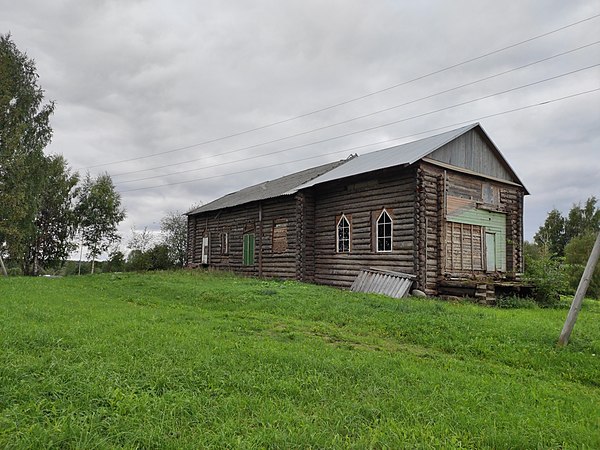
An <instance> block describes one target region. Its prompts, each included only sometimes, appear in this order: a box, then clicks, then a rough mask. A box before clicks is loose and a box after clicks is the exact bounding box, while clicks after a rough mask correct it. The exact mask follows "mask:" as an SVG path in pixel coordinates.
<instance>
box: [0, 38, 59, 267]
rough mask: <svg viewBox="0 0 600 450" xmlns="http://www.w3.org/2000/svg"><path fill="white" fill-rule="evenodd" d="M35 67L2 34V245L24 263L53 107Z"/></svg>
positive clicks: (0, 78) (0, 44) (34, 216)
mask: <svg viewBox="0 0 600 450" xmlns="http://www.w3.org/2000/svg"><path fill="white" fill-rule="evenodd" d="M37 80H38V74H37V71H36V67H35V63H34V61H33V60H32V59H30V58H29V57H28V56H27V55H26V54H25V53H22V52H20V51H19V50H18V49H17V47H16V45H15V44H14V42H13V41H12V40H11V36H10V35H9V34H7V35H0V243H3V242H5V243H6V251H7V253H8V255H9V257H10V258H12V259H15V260H19V261H23V260H24V259H25V255H26V253H27V249H28V246H29V244H30V243H31V241H32V239H33V236H34V235H35V218H36V215H37V214H38V211H39V208H40V205H41V196H40V194H41V192H42V186H43V179H44V177H43V170H44V155H43V149H44V148H45V147H46V146H47V145H48V143H50V140H51V138H52V128H51V127H50V122H49V118H50V115H51V114H52V113H53V111H54V103H52V102H50V103H45V104H44V103H43V101H44V91H43V90H42V88H41V87H40V86H39V85H38V81H37Z"/></svg>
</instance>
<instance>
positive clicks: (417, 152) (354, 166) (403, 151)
mask: <svg viewBox="0 0 600 450" xmlns="http://www.w3.org/2000/svg"><path fill="white" fill-rule="evenodd" d="M473 129H477V130H478V131H480V132H481V133H482V134H483V135H484V136H485V138H486V139H487V141H489V144H490V149H491V151H492V152H493V153H494V155H495V157H496V158H497V159H498V160H499V162H500V163H501V164H502V165H503V166H504V168H505V169H506V171H507V173H508V174H509V175H510V176H511V177H512V178H513V179H514V181H515V182H516V183H518V184H520V185H521V186H523V187H525V186H524V185H523V183H522V182H521V180H519V177H518V176H517V174H516V173H515V172H514V170H513V169H512V168H511V167H510V165H509V164H508V162H507V161H506V159H504V157H503V156H502V154H501V153H500V151H499V150H498V148H497V147H496V145H495V144H494V143H493V142H492V140H491V139H490V138H489V136H488V135H487V133H486V132H485V131H484V130H483V128H482V127H481V125H479V123H474V124H471V125H467V126H464V127H461V128H457V129H455V130H451V131H446V132H444V133H441V134H436V135H435V136H430V137H426V138H424V139H419V140H418V141H412V142H408V143H406V144H401V145H397V146H394V147H389V148H385V149H383V150H377V151H374V152H371V153H366V154H364V155H360V156H358V157H357V158H354V159H352V160H349V161H347V162H346V163H344V164H343V165H340V166H338V167H336V168H335V169H333V170H331V171H329V172H327V173H325V174H323V175H321V176H320V177H317V178H314V179H312V180H310V181H309V182H307V183H304V184H303V185H301V186H298V187H296V188H295V190H294V191H290V192H288V193H289V194H291V193H293V192H297V191H299V190H301V189H305V188H308V187H311V186H315V185H317V184H321V183H326V182H328V181H333V180H339V179H342V178H346V177H351V176H354V175H360V174H363V173H367V172H371V171H374V170H380V169H387V168H389V167H395V166H409V165H411V164H414V163H415V162H417V161H419V160H420V159H423V158H425V157H426V156H428V155H430V154H431V153H433V152H435V151H436V150H438V149H439V148H441V147H443V146H444V145H446V144H448V143H449V142H451V141H453V140H454V139H456V138H458V137H459V136H462V135H463V134H466V133H467V132H469V131H471V130H473ZM526 191H527V190H526Z"/></svg>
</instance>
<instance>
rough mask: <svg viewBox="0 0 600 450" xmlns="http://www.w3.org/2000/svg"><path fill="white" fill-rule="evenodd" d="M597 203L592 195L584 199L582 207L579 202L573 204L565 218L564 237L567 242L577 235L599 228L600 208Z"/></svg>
mask: <svg viewBox="0 0 600 450" xmlns="http://www.w3.org/2000/svg"><path fill="white" fill-rule="evenodd" d="M597 203H598V200H597V199H596V197H593V196H592V197H590V198H588V199H587V200H586V201H585V204H584V205H583V207H582V206H581V203H578V204H576V205H573V207H572V208H571V210H570V211H569V215H568V216H567V218H566V219H565V239H566V241H567V243H568V242H569V241H570V240H571V239H573V238H575V237H577V236H583V235H585V234H587V233H593V232H595V231H599V230H600V209H598V208H597V207H596V204H597ZM593 242H594V241H592V244H593Z"/></svg>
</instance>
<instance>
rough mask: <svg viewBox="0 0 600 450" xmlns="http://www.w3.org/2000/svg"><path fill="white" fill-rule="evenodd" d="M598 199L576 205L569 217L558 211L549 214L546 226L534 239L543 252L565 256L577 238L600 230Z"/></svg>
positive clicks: (591, 198) (593, 198)
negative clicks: (573, 240) (566, 250)
mask: <svg viewBox="0 0 600 450" xmlns="http://www.w3.org/2000/svg"><path fill="white" fill-rule="evenodd" d="M597 203H598V200H597V199H596V197H593V196H592V197H590V198H588V199H587V200H586V201H585V203H584V205H583V206H582V205H581V203H578V204H574V205H573V206H572V207H571V209H570V210H569V214H568V215H567V217H563V215H562V214H561V213H560V211H558V210H557V209H553V210H552V211H550V212H549V213H548V216H547V217H546V221H545V222H544V225H542V226H541V227H540V228H539V230H538V232H537V233H536V234H535V236H534V237H533V240H534V241H535V243H536V244H537V245H538V246H539V247H540V248H541V249H542V251H544V252H546V253H549V254H551V255H555V256H564V254H565V246H566V245H567V244H568V243H569V242H570V241H571V240H572V239H573V238H575V237H578V236H582V235H584V234H586V233H589V232H597V231H599V230H600V210H599V209H598V208H597V206H596V204H597Z"/></svg>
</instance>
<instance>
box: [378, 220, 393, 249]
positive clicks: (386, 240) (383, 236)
mask: <svg viewBox="0 0 600 450" xmlns="http://www.w3.org/2000/svg"><path fill="white" fill-rule="evenodd" d="M392 224H393V223H392V218H391V217H390V215H389V214H388V212H387V211H386V210H385V209H384V210H383V211H381V214H379V217H378V218H377V237H376V239H377V251H378V252H391V251H392V228H393V227H392Z"/></svg>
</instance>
